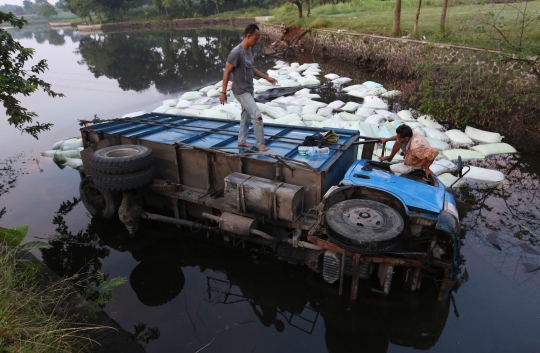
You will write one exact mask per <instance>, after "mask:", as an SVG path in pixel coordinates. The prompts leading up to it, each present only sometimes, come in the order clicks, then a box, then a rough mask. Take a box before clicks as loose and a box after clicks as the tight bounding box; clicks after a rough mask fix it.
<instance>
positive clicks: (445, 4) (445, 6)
mask: <svg viewBox="0 0 540 353" xmlns="http://www.w3.org/2000/svg"><path fill="white" fill-rule="evenodd" d="M447 9H448V0H443V5H442V12H441V32H444V31H445V29H446V12H447Z"/></svg>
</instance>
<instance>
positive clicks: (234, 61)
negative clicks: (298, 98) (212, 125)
mask: <svg viewBox="0 0 540 353" xmlns="http://www.w3.org/2000/svg"><path fill="white" fill-rule="evenodd" d="M259 37H260V33H259V27H258V26H257V25H254V24H251V25H249V26H247V27H246V30H245V36H244V40H243V41H242V43H240V44H239V45H237V46H236V47H235V48H234V49H233V50H231V52H230V54H229V57H228V58H227V64H226V65H225V72H224V73H223V87H222V90H221V96H220V97H219V101H220V102H221V104H225V102H226V101H227V83H228V82H229V75H230V73H231V72H232V73H233V85H232V91H233V94H234V96H235V97H236V99H237V100H238V101H239V102H240V104H241V105H242V119H241V120H240V132H239V134H238V146H248V147H251V146H252V144H251V143H248V142H247V141H246V140H247V136H248V130H249V121H250V120H251V124H253V132H254V133H255V138H256V140H257V148H258V149H259V151H261V152H264V151H268V150H269V149H270V148H268V147H266V146H265V145H264V127H263V121H262V116H261V112H260V110H259V108H258V107H257V104H255V99H254V98H253V77H254V75H255V76H258V77H261V78H264V79H265V80H267V81H269V82H271V83H272V84H273V85H275V84H276V83H277V81H276V80H275V79H273V78H271V77H269V76H267V75H265V74H263V73H262V72H260V71H259V70H257V69H256V68H255V67H253V62H254V60H253V51H252V50H251V48H252V47H254V46H255V44H257V42H258V41H259Z"/></svg>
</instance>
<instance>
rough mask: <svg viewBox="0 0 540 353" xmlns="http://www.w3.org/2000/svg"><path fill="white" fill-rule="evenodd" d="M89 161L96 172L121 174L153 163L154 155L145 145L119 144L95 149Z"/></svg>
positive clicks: (144, 167)
mask: <svg viewBox="0 0 540 353" xmlns="http://www.w3.org/2000/svg"><path fill="white" fill-rule="evenodd" d="M90 163H91V164H92V170H94V171H96V172H98V173H104V174H123V173H131V172H136V171H138V170H142V169H146V168H148V167H149V166H151V165H152V164H153V163H154V155H153V154H152V150H151V149H150V148H148V147H145V146H140V145H119V146H111V147H106V148H103V149H100V150H97V151H96V152H94V154H93V155H92V156H91V157H90Z"/></svg>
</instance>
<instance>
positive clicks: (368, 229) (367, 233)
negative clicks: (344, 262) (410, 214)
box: [325, 199, 404, 254]
mask: <svg viewBox="0 0 540 353" xmlns="http://www.w3.org/2000/svg"><path fill="white" fill-rule="evenodd" d="M325 222H326V233H327V235H328V238H330V240H331V241H332V242H333V243H335V244H337V245H339V246H340V247H342V248H343V249H346V250H349V251H353V252H355V253H359V254H382V253H385V252H388V251H390V250H392V249H393V248H394V247H395V246H396V245H398V244H399V242H400V241H401V238H402V233H403V228H404V222H403V218H402V217H401V215H400V214H399V213H398V212H397V211H396V210H394V209H393V208H391V207H389V206H386V205H384V204H382V203H380V202H376V201H371V200H359V199H354V200H346V201H342V202H339V203H337V204H335V205H333V206H332V207H330V208H329V209H328V211H327V212H326V217H325Z"/></svg>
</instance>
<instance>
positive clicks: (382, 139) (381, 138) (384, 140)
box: [379, 137, 389, 143]
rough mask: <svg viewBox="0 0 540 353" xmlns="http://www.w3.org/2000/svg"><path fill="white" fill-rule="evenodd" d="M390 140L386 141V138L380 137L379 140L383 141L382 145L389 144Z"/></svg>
mask: <svg viewBox="0 0 540 353" xmlns="http://www.w3.org/2000/svg"><path fill="white" fill-rule="evenodd" d="M388 140H389V139H386V138H384V137H380V138H379V141H381V143H386V142H388Z"/></svg>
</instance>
